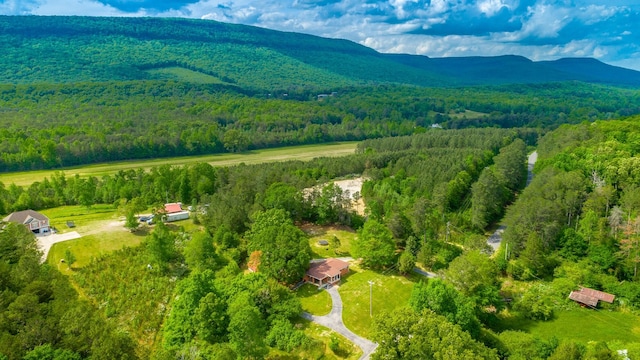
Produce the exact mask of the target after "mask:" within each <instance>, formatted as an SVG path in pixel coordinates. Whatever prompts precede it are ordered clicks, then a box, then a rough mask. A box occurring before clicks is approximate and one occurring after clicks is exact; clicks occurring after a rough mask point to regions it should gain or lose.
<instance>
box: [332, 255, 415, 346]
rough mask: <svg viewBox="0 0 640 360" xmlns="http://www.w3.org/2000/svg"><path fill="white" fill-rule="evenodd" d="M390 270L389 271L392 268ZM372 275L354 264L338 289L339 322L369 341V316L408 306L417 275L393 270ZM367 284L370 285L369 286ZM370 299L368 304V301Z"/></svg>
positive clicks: (370, 317)
mask: <svg viewBox="0 0 640 360" xmlns="http://www.w3.org/2000/svg"><path fill="white" fill-rule="evenodd" d="M392 269H393V268H392ZM392 269H391V271H385V272H375V271H372V270H364V269H361V268H359V267H358V266H357V265H353V263H352V265H351V266H350V267H349V271H350V274H349V275H347V276H346V277H343V278H342V282H341V284H340V287H339V289H338V292H339V293H340V297H341V298H342V304H343V306H344V313H343V315H342V320H343V321H344V324H345V326H346V327H347V328H349V329H350V330H351V331H353V332H354V333H356V334H358V335H360V336H362V337H365V338H367V339H371V330H372V329H371V324H372V323H373V317H372V316H371V315H370V310H371V313H372V315H373V316H375V315H377V314H380V313H382V312H392V311H393V310H395V309H397V308H400V307H403V306H408V304H409V297H410V296H411V291H412V289H413V285H414V284H415V283H416V282H417V281H419V280H420V276H419V275H416V274H410V275H408V276H406V277H405V276H401V275H398V274H397V273H395V271H393V270H392ZM369 281H371V282H372V285H371V286H370V285H369ZM370 297H371V299H372V300H373V301H372V303H371V304H370V303H369V299H370Z"/></svg>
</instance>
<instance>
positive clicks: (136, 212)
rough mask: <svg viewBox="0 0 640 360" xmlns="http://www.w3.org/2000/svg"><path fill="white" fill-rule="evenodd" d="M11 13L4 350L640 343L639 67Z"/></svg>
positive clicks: (618, 349) (3, 121)
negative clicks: (392, 50) (454, 54)
mask: <svg viewBox="0 0 640 360" xmlns="http://www.w3.org/2000/svg"><path fill="white" fill-rule="evenodd" d="M0 28H2V29H3V30H4V31H2V33H0V39H1V40H2V41H3V44H5V45H6V46H5V47H4V48H3V51H4V53H3V54H4V56H3V57H2V58H1V59H0V63H2V65H3V66H2V67H1V70H0V215H2V219H3V220H2V221H1V222H0V294H1V296H0V360H14V359H16V360H17V359H27V360H29V359H54V360H60V359H72V360H80V359H109V360H111V359H150V360H170V359H222V360H225V359H229V360H232V359H271V360H276V359H336V360H337V359H406V358H415V359H430V358H434V359H459V358H470V359H471V358H473V359H500V360H508V359H551V360H557V359H577V360H581V359H584V360H586V359H615V358H616V357H617V356H618V354H626V355H625V356H627V357H628V358H629V359H634V358H640V337H639V335H638V324H639V323H638V321H639V318H638V315H639V314H640V278H639V277H640V274H638V264H639V263H640V232H639V229H640V172H639V171H638V169H640V160H639V159H640V135H638V134H640V72H637V71H633V70H629V69H623V68H618V67H613V66H610V65H607V64H604V63H602V62H599V61H597V60H594V59H581V58H573V59H559V60H554V61H531V60H529V59H526V58H523V57H520V56H513V55H505V56H497V57H468V58H429V57H425V56H417V55H406V54H383V53H379V52H377V51H374V50H373V49H370V48H367V47H364V46H362V45H359V44H356V43H353V42H350V41H346V40H335V39H325V38H320V37H315V36H311V35H304V34H298V33H285V32H278V31H272V30H268V29H264V28H257V27H249V26H243V25H237V24H227V23H222V22H216V21H208V20H207V21H205V20H190V19H170V18H135V17H132V18H115V17H114V18H112V17H104V18H93V17H83V16H77V17H66V16H55V17H43V16H28V17H20V16H0ZM142 215H145V218H142ZM150 215H153V220H152V221H148V220H149V218H148V216H150ZM178 215H180V216H179V217H178ZM178 218H179V219H180V220H177V221H172V220H175V219H178ZM496 228H498V229H499V230H500V237H499V238H495V237H491V234H492V233H494V231H495V230H496ZM54 229H55V230H57V234H56V235H49V236H50V237H47V236H46V235H45V236H42V234H50V233H51V230H54ZM34 232H37V233H38V235H39V236H41V237H38V238H36V237H35V236H34ZM56 237H58V238H57V240H60V241H54V240H55V239H56ZM487 239H490V240H489V242H488V240H487ZM491 239H492V240H491ZM53 242H56V243H55V244H53ZM43 245H46V247H47V248H48V246H49V245H51V246H50V249H49V251H48V252H46V253H43V251H42V250H43ZM314 264H315V265H314ZM319 264H322V266H320V267H322V268H321V269H319V270H318V268H317V267H316V265H319ZM312 265H313V266H312ZM415 269H418V271H415ZM327 289H328V290H327ZM583 290H585V292H582V291H583ZM575 293H578V295H577V296H573V295H571V297H570V294H575ZM588 294H596V295H597V296H604V297H602V298H601V299H600V298H595V297H593V296H592V297H591V298H590V297H589V296H590V295H588ZM602 294H604V295H602ZM338 299H340V300H339V302H338ZM332 309H334V310H333V313H332ZM331 314H332V315H331ZM336 314H341V315H336ZM309 319H311V320H313V321H315V322H311V321H309ZM340 319H341V321H339V320H340ZM322 324H325V325H327V326H323V325H322ZM331 328H336V329H339V330H340V331H339V332H336V331H333V330H331ZM345 334H346V336H344V335H345ZM374 347H375V351H373V350H372V349H373V348H374ZM372 351H373V352H372ZM443 354H446V355H443Z"/></svg>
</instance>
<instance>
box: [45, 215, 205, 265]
mask: <svg viewBox="0 0 640 360" xmlns="http://www.w3.org/2000/svg"><path fill="white" fill-rule="evenodd" d="M42 213H43V214H44V215H46V216H47V217H49V220H50V223H51V225H52V226H55V228H56V229H58V232H60V233H65V232H70V231H77V232H78V234H80V235H81V238H79V239H74V240H68V241H63V242H60V243H57V244H54V245H53V246H52V247H51V250H50V251H49V254H48V256H47V262H48V263H49V264H50V265H52V266H55V267H57V268H58V269H59V270H60V271H62V272H64V273H69V272H70V270H69V269H68V266H67V265H66V264H64V263H61V262H60V260H61V259H64V258H65V252H66V251H67V249H68V250H70V251H71V252H72V253H73V255H74V256H75V257H76V262H75V263H74V264H73V266H72V268H80V267H83V266H85V265H87V264H89V262H91V259H92V258H94V257H96V258H97V257H99V256H101V255H103V254H107V253H110V252H113V251H116V250H120V249H122V248H123V247H125V246H138V245H140V243H141V242H142V240H143V239H144V238H145V236H146V235H148V234H149V232H150V231H151V229H152V227H149V226H147V225H141V227H140V228H139V229H138V230H137V231H136V232H134V233H131V232H130V231H129V230H127V229H126V228H125V227H124V219H123V218H122V216H121V215H119V214H118V212H117V209H116V208H115V207H114V206H112V205H94V206H92V207H90V208H86V207H84V206H61V207H57V208H53V209H48V210H43V211H42ZM67 221H73V222H74V224H75V227H73V228H70V227H68V226H67ZM167 226H169V228H170V229H172V230H180V229H182V230H184V231H187V232H192V231H196V230H198V229H199V228H200V227H199V226H196V225H194V224H193V221H192V220H190V219H189V220H182V221H176V222H172V223H169V224H167Z"/></svg>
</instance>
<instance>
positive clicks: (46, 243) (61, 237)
mask: <svg viewBox="0 0 640 360" xmlns="http://www.w3.org/2000/svg"><path fill="white" fill-rule="evenodd" d="M79 237H80V234H78V232H77V231H71V232H68V233H64V234H51V233H50V234H49V235H40V236H37V237H36V240H37V241H38V248H40V250H41V251H42V259H41V260H42V262H45V261H46V260H47V254H49V250H50V249H51V246H53V244H57V243H59V242H63V241H67V240H73V239H77V238H79Z"/></svg>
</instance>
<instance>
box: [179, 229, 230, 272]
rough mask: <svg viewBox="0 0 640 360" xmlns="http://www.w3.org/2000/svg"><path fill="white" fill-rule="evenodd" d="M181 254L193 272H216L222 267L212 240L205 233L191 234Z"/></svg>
mask: <svg viewBox="0 0 640 360" xmlns="http://www.w3.org/2000/svg"><path fill="white" fill-rule="evenodd" d="M183 253H184V259H185V261H186V263H187V265H188V266H189V268H191V269H193V270H197V271H204V270H206V269H211V270H218V268H220V267H221V266H222V265H223V261H222V259H221V258H220V256H218V254H217V253H216V249H215V247H214V246H213V238H212V237H211V236H209V234H208V233H206V232H197V233H195V234H193V235H192V237H191V239H190V240H189V241H187V242H186V243H185V245H184V249H183Z"/></svg>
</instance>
